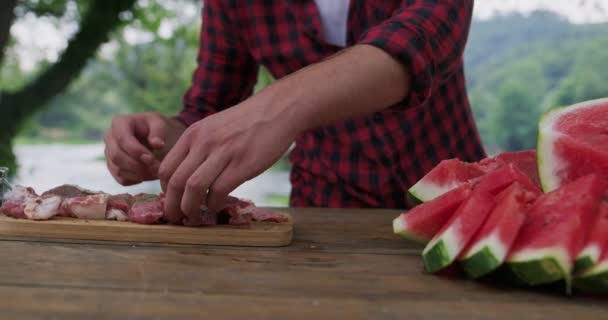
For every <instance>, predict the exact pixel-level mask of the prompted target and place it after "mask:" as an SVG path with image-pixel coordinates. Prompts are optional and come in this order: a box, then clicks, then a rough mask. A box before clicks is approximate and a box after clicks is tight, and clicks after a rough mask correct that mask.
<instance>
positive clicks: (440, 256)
mask: <svg viewBox="0 0 608 320" xmlns="http://www.w3.org/2000/svg"><path fill="white" fill-rule="evenodd" d="M452 257H453V255H451V254H450V249H449V246H448V245H447V243H446V242H445V241H443V240H439V242H437V243H436V244H435V245H434V246H432V247H431V248H430V249H429V250H428V251H426V250H425V252H424V253H423V255H422V258H423V261H424V267H425V269H426V271H428V272H431V273H433V272H437V271H439V270H441V269H443V268H445V267H447V266H449V265H450V264H451V263H452V261H453V258H452Z"/></svg>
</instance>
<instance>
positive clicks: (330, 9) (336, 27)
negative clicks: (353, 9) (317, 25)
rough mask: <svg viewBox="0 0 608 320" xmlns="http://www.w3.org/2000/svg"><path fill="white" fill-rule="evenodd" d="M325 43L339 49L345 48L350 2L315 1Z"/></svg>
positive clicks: (347, 0)
mask: <svg viewBox="0 0 608 320" xmlns="http://www.w3.org/2000/svg"><path fill="white" fill-rule="evenodd" d="M315 3H316V4H317V8H318V9H319V14H320V15H321V24H322V25H323V33H324V34H325V41H327V42H328V43H331V44H333V45H336V46H339V47H345V46H346V25H347V20H348V6H349V4H350V0H315Z"/></svg>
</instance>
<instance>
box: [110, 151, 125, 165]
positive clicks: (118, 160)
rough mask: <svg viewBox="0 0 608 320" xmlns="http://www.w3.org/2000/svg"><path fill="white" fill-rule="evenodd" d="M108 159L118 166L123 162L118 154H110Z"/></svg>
mask: <svg viewBox="0 0 608 320" xmlns="http://www.w3.org/2000/svg"><path fill="white" fill-rule="evenodd" d="M108 159H110V162H112V163H114V164H116V165H118V164H119V163H121V162H122V159H121V157H120V155H118V154H117V153H111V154H108Z"/></svg>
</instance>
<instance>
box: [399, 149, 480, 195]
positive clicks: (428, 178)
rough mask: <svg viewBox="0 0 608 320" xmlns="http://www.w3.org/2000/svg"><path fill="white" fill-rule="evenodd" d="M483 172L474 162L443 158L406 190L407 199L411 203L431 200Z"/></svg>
mask: <svg viewBox="0 0 608 320" xmlns="http://www.w3.org/2000/svg"><path fill="white" fill-rule="evenodd" d="M484 174H486V172H485V171H484V170H483V169H482V168H481V167H480V166H479V165H477V164H475V163H467V162H463V161H460V160H458V159H448V160H443V161H441V162H440V163H439V164H438V165H437V166H436V167H435V168H433V170H431V171H430V172H429V173H427V174H426V175H425V176H424V177H423V178H422V179H421V180H420V181H418V182H417V183H416V184H415V185H413V186H412V187H411V188H410V189H409V190H408V200H409V201H410V204H412V205H416V204H419V203H423V202H427V201H431V200H433V199H435V198H437V197H439V196H441V195H442V194H444V193H446V192H448V191H451V190H453V189H456V188H457V187H459V186H461V185H463V184H465V183H467V182H468V181H469V180H471V179H473V178H477V177H480V176H482V175H484Z"/></svg>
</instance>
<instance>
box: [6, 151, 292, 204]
mask: <svg viewBox="0 0 608 320" xmlns="http://www.w3.org/2000/svg"><path fill="white" fill-rule="evenodd" d="M15 154H16V156H17V161H18V163H19V171H18V172H17V175H16V176H15V178H14V179H13V181H12V182H13V183H14V184H23V185H28V186H32V187H33V188H34V189H36V190H38V191H43V190H47V189H50V188H52V187H54V186H57V185H60V184H64V183H70V184H76V185H79V186H82V187H84V188H87V189H91V190H103V191H105V192H108V193H123V192H129V193H139V192H148V193H158V192H160V185H159V183H158V181H150V182H144V183H141V184H139V185H135V186H130V187H123V186H121V185H120V184H118V183H117V182H116V181H114V179H113V178H112V176H111V175H110V174H109V172H108V170H107V168H106V164H105V161H104V158H103V144H21V143H20V144H17V146H16V147H15ZM290 190H291V185H290V183H289V172H288V171H285V170H276V169H275V170H268V171H267V172H265V173H263V174H261V175H259V176H258V177H256V178H254V179H252V180H250V181H247V182H245V183H244V184H243V185H241V186H240V187H239V188H237V189H236V190H235V191H234V192H233V193H232V194H233V195H234V196H237V197H241V198H246V199H251V200H253V201H254V202H255V203H256V204H258V205H260V206H287V199H288V196H289V191H290Z"/></svg>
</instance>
